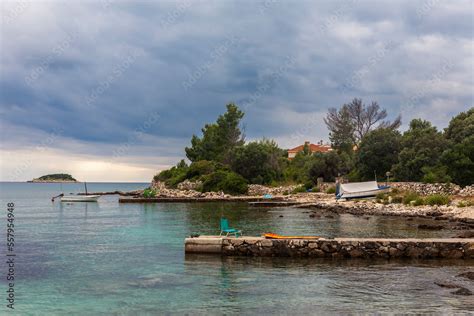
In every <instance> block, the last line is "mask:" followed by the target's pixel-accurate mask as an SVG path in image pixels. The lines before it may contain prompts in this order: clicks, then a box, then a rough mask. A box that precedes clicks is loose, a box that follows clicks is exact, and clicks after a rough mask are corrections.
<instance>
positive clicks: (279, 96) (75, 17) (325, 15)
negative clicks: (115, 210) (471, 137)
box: [0, 0, 474, 182]
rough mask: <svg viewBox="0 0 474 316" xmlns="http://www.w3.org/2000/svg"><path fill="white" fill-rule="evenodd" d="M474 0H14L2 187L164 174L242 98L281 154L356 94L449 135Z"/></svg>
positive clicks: (323, 135)
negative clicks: (46, 178)
mask: <svg viewBox="0 0 474 316" xmlns="http://www.w3.org/2000/svg"><path fill="white" fill-rule="evenodd" d="M473 3H474V1H472V0H457V1H443V0H420V1H416V0H415V1H414V0H411V1H403V0H399V1H362V0H344V1H283V0H262V1H258V0H257V1H245V0H244V1H228V0H222V1H217V0H216V1H191V0H178V1H177V2H171V1H166V2H165V1H141V2H137V1H135V2H126V1H119V0H98V1H81V2H79V1H49V2H44V1H33V2H32V1H19V2H15V1H1V6H2V7H1V18H2V23H1V30H0V35H1V42H0V44H1V46H0V58H1V59H0V65H1V66H0V67H1V68H0V128H1V146H0V155H1V170H0V181H25V180H30V179H32V178H36V177H39V176H41V175H44V174H48V173H63V172H65V173H70V174H72V175H73V176H74V177H75V178H77V179H78V180H82V181H107V182H114V181H120V182H122V181H123V182H133V181H139V182H141V181H144V182H148V181H151V179H152V177H153V175H154V174H156V173H157V172H158V171H159V170H162V169H165V168H167V167H169V166H171V165H174V164H176V163H177V162H178V161H179V160H180V159H182V158H184V157H185V153H184V147H185V146H188V145H189V143H190V139H191V136H192V135H193V134H197V135H200V131H201V128H202V126H203V125H204V124H206V123H211V122H214V121H215V120H216V118H217V116H218V115H219V114H222V113H223V112H224V111H225V105H226V104H227V103H230V102H234V103H236V104H237V105H239V106H240V107H241V108H242V109H243V110H244V111H245V117H244V120H243V122H242V127H243V129H244V130H245V135H246V138H247V140H256V139H261V138H263V137H266V138H272V139H275V140H276V141H277V142H278V143H279V145H280V146H281V147H282V148H290V147H295V146H297V145H299V144H301V143H303V142H304V141H305V140H309V141H312V142H317V141H319V140H324V141H328V131H327V128H326V126H325V124H324V121H323V118H324V117H325V115H326V113H327V109H328V108H330V107H339V106H341V105H342V104H344V103H348V102H350V101H351V100H352V99H353V98H355V97H357V98H362V100H363V101H364V102H365V103H370V102H372V101H377V102H378V103H379V104H380V105H381V107H382V108H385V109H387V111H388V113H389V118H394V117H396V116H397V115H399V114H401V115H402V120H403V125H402V127H401V130H406V128H407V126H408V123H409V121H410V120H411V119H413V118H423V119H426V120H430V121H431V122H432V123H433V124H434V125H436V126H437V127H438V128H439V129H443V128H445V127H446V126H447V124H448V123H449V120H450V119H451V118H452V117H453V116H454V115H456V114H457V113H459V112H462V111H466V110H467V109H469V108H471V107H472V106H473V91H474V87H473V85H474V78H473V76H474V75H473V73H474V71H473V66H474V42H473V29H474V25H473V24H474V22H473V21H474V13H473V9H474V8H473V6H474V5H473Z"/></svg>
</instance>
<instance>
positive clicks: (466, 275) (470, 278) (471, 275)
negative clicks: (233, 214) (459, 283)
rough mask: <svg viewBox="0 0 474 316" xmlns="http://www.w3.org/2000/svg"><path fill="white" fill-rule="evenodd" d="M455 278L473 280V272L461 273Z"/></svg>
mask: <svg viewBox="0 0 474 316" xmlns="http://www.w3.org/2000/svg"><path fill="white" fill-rule="evenodd" d="M457 277H461V278H467V279H469V280H474V271H468V272H463V273H461V274H458V275H457Z"/></svg>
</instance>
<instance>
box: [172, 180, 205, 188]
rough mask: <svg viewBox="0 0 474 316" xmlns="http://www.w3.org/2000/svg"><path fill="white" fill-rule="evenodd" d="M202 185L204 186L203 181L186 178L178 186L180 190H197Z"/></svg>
mask: <svg viewBox="0 0 474 316" xmlns="http://www.w3.org/2000/svg"><path fill="white" fill-rule="evenodd" d="M201 186H202V182H201V181H189V180H184V181H183V182H181V183H179V184H178V186H177V188H178V190H196V189H198V188H199V187H201Z"/></svg>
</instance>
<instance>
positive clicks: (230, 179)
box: [220, 172, 249, 194]
mask: <svg viewBox="0 0 474 316" xmlns="http://www.w3.org/2000/svg"><path fill="white" fill-rule="evenodd" d="M220 189H221V190H222V191H224V192H225V193H228V194H247V192H248V190H249V188H248V184H247V180H245V178H244V177H242V176H241V175H239V174H237V173H235V172H228V173H227V175H226V177H225V178H224V180H223V181H222V183H221V186H220Z"/></svg>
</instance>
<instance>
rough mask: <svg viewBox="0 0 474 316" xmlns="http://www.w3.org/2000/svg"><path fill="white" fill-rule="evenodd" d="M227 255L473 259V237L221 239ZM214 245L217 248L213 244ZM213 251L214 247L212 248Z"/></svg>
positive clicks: (224, 253) (223, 250) (223, 249)
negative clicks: (442, 238) (460, 238)
mask: <svg viewBox="0 0 474 316" xmlns="http://www.w3.org/2000/svg"><path fill="white" fill-rule="evenodd" d="M221 246H222V254H223V255H227V256H257V257H260V256H270V257H314V258H341V259H342V258H412V259H415V258H423V259H429V258H446V259H474V240H472V239H471V240H450V239H444V240H436V239H433V240H423V239H419V240H413V239H379V240H377V239H343V238H338V239H333V240H329V239H319V240H301V239H274V240H272V239H264V238H256V237H243V238H223V239H222V242H221ZM216 247H219V246H217V245H216ZM214 250H216V248H214Z"/></svg>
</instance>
